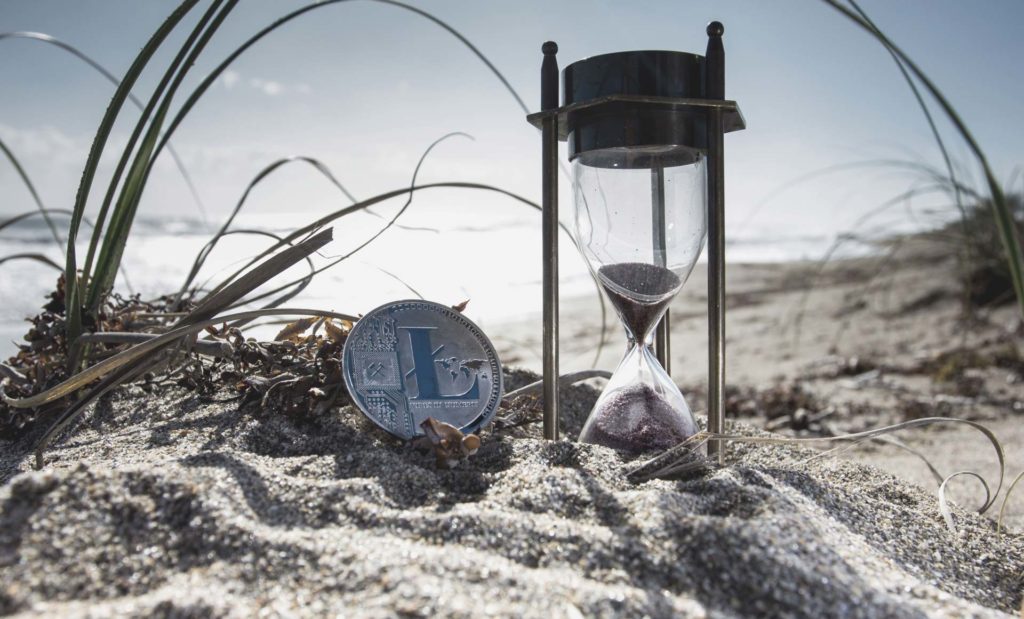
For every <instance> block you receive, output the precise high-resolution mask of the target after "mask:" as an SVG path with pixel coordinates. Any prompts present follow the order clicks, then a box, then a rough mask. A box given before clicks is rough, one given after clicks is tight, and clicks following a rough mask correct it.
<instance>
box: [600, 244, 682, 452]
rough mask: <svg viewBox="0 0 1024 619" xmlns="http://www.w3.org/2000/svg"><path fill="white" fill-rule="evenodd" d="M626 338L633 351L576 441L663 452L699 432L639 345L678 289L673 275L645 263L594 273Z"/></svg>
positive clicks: (607, 267)
mask: <svg viewBox="0 0 1024 619" xmlns="http://www.w3.org/2000/svg"><path fill="white" fill-rule="evenodd" d="M598 279H599V280H600V281H601V284H602V286H603V287H604V289H605V291H607V293H608V297H609V299H611V302H612V304H613V305H614V306H615V309H616V311H617V312H618V314H619V316H620V318H621V319H622V322H623V324H624V325H625V327H626V329H627V330H628V331H629V333H630V337H631V339H632V341H631V345H632V347H631V349H630V351H629V353H628V354H627V355H626V358H625V359H624V360H623V362H622V364H621V365H620V366H619V369H618V370H616V376H614V377H613V378H612V380H611V382H609V384H608V387H607V388H606V393H605V394H604V395H602V396H601V398H600V400H599V401H598V403H597V405H596V406H595V408H594V411H593V412H592V413H591V415H590V418H589V419H588V420H587V424H586V426H585V427H584V428H583V433H582V434H581V435H580V440H581V441H584V442H587V443H596V444H598V445H605V446H606V447H612V448H614V449H620V450H623V451H630V452H641V451H648V450H654V449H667V448H669V447H672V446H674V445H676V444H678V443H680V442H681V441H683V440H686V439H687V438H689V437H690V436H692V435H693V434H695V433H696V432H697V426H696V423H694V421H693V416H692V415H691V414H690V411H689V408H688V407H687V406H686V402H685V400H684V399H683V397H682V395H681V394H680V393H679V390H678V388H676V386H675V385H674V384H673V383H672V382H671V379H670V378H669V377H668V375H667V374H666V373H665V371H664V370H663V369H661V367H660V366H659V365H658V363H657V361H656V360H655V359H654V358H653V357H652V356H651V354H650V351H649V350H648V349H647V346H646V345H645V344H644V343H643V342H644V340H645V339H646V337H647V335H648V334H649V332H650V330H651V329H652V328H653V327H654V325H655V323H656V322H657V321H658V320H659V319H660V318H661V316H662V314H663V313H664V311H665V308H666V307H667V306H668V304H669V303H670V302H671V300H672V298H673V297H674V296H675V294H676V293H677V292H678V291H679V288H680V287H681V286H682V280H681V279H680V278H679V276H677V275H676V274H675V273H673V272H672V271H670V270H668V269H665V268H662V267H658V266H654V265H651V264H644V263H619V264H610V265H605V266H603V267H601V268H600V269H598Z"/></svg>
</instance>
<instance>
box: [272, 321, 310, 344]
mask: <svg viewBox="0 0 1024 619" xmlns="http://www.w3.org/2000/svg"><path fill="white" fill-rule="evenodd" d="M318 320H320V317H319V316H309V317H307V318H300V319H299V320H296V321H295V322H293V323H289V324H288V325H285V328H284V329H281V332H280V333H278V334H277V335H276V336H274V341H275V342H281V341H283V340H289V339H291V338H293V337H295V336H297V335H301V334H302V332H303V331H305V330H306V329H308V328H310V327H311V326H313V323H314V322H316V321H318Z"/></svg>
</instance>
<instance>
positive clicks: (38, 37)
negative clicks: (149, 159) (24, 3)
mask: <svg viewBox="0 0 1024 619" xmlns="http://www.w3.org/2000/svg"><path fill="white" fill-rule="evenodd" d="M3 39H26V40H30V41H39V42H41V43H48V44H50V45H53V46H55V47H56V48H57V49H61V50H63V51H65V52H68V53H69V54H71V55H72V56H74V57H76V58H78V59H79V60H81V61H82V62H84V63H85V64H87V65H89V66H90V67H92V68H93V69H95V70H96V72H97V73H99V74H100V75H102V76H103V77H104V78H106V80H107V81H108V82H110V83H111V84H113V85H114V86H115V87H117V86H120V85H121V80H119V79H117V77H116V76H115V75H114V74H113V73H111V72H110V71H109V70H108V69H107V68H106V67H104V66H103V65H101V64H100V63H99V62H97V61H96V60H95V59H93V58H92V57H90V56H89V55H88V54H86V53H85V52H83V51H82V50H80V49H78V48H77V47H75V46H74V45H71V44H70V43H67V42H65V41H62V40H60V39H58V38H56V37H52V36H50V35H48V34H45V33H43V32H25V31H20V32H0V40H3ZM128 100H129V101H131V102H132V104H133V105H135V107H137V108H138V109H140V110H142V109H143V105H142V102H141V101H139V98H138V97H136V96H135V95H133V94H131V93H130V92H129V93H128ZM167 154H169V155H170V156H171V159H173V160H174V165H175V167H177V168H178V172H179V173H181V178H182V180H184V181H185V186H186V187H188V191H189V193H191V194H192V199H193V200H195V203H196V208H197V210H198V211H199V217H200V218H202V220H203V224H204V225H206V226H209V225H210V222H209V221H208V220H207V217H206V205H204V204H203V200H202V198H200V197H199V190H198V189H196V185H195V183H194V182H192V176H191V175H190V174H189V173H188V169H186V167H185V162H184V161H182V160H181V157H180V156H179V155H178V151H176V150H175V149H174V147H173V146H172V145H171V144H168V145H167Z"/></svg>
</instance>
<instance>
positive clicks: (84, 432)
mask: <svg viewBox="0 0 1024 619" xmlns="http://www.w3.org/2000/svg"><path fill="white" fill-rule="evenodd" d="M872 264H873V262H872V261H871V260H861V261H854V262H846V263H842V264H839V265H836V268H837V269H842V270H845V272H844V273H842V274H837V273H835V272H831V271H827V272H826V273H825V276H824V277H825V279H824V280H821V281H819V282H818V285H817V287H816V289H815V292H814V293H812V294H811V295H810V297H809V298H808V300H807V303H806V308H807V312H806V314H805V317H804V319H803V321H802V326H801V337H800V340H799V343H798V344H794V328H793V326H792V320H793V318H792V317H793V316H794V308H795V307H796V304H797V303H798V302H799V300H800V298H801V295H802V294H803V293H802V292H801V291H800V290H799V289H798V288H797V285H798V284H802V283H806V281H807V280H806V277H807V275H806V273H807V272H808V271H807V267H808V265H799V264H798V265H761V266H742V265H738V266H736V267H734V268H733V269H732V270H731V271H730V291H731V292H730V313H729V338H730V340H729V342H730V348H729V350H730V356H729V382H730V384H734V385H736V389H735V390H733V392H731V393H732V396H731V408H732V409H734V413H735V414H736V415H737V416H739V415H741V414H742V419H743V420H742V421H737V422H731V423H730V426H729V429H730V431H732V432H736V433H740V434H745V435H765V434H764V433H763V431H762V430H760V429H758V428H756V427H755V426H764V425H765V424H771V423H774V424H775V426H774V427H776V428H777V429H778V430H779V432H780V433H782V434H783V435H795V436H810V435H814V436H817V435H822V434H828V433H836V432H843V431H852V430H859V429H864V428H867V427H872V426H877V425H883V424H885V423H890V422H893V421H897V420H902V419H903V418H905V417H906V416H907V415H908V414H918V413H919V412H920V411H919V409H920V408H921V407H927V406H933V407H934V408H935V411H936V412H939V413H943V414H949V415H955V416H966V417H970V418H973V419H980V420H983V422H984V423H985V424H987V425H990V426H992V427H993V429H994V430H995V431H996V433H997V434H999V435H1000V437H1001V438H1002V439H1003V441H1004V443H1005V447H1006V454H1007V460H1008V465H1009V466H1008V469H1009V470H1010V471H1012V472H1014V473H1015V472H1016V471H1018V470H1020V469H1021V468H1024V462H1022V458H1021V453H1020V451H1021V449H1020V448H1021V441H1020V434H1019V432H1020V431H1019V430H1017V429H1014V427H1015V426H1017V425H1019V423H1018V419H1017V418H1016V415H1017V414H1018V413H1016V412H1014V407H1013V406H1012V402H1013V401H1014V400H1015V399H1016V398H1017V397H1018V396H1020V397H1021V398H1022V399H1024V393H1021V389H1022V387H1021V386H1020V383H1019V382H1018V381H1016V380H1015V379H1012V377H1011V374H1012V372H1010V371H1009V370H1007V369H1006V368H1004V367H1001V366H998V365H996V364H989V365H985V364H984V363H981V362H978V363H976V364H975V365H979V366H985V367H972V368H968V370H969V371H967V370H965V371H964V372H960V374H957V375H958V376H960V378H961V379H963V377H964V376H967V377H973V378H972V379H971V381H970V385H968V387H970V388H971V389H972V390H974V391H975V392H976V393H975V395H973V396H965V395H963V394H962V393H961V392H962V391H963V389H964V388H965V387H964V386H963V385H959V386H957V387H956V389H959V390H960V392H957V393H953V392H952V391H951V390H953V389H954V386H949V385H945V384H944V383H942V382H936V381H935V380H934V379H933V376H932V375H930V374H928V372H926V371H925V370H924V369H922V368H920V367H918V366H921V364H922V363H923V361H922V360H927V359H930V358H932V357H934V356H935V355H937V354H939V353H940V352H942V351H944V350H947V349H948V348H950V347H952V346H953V345H955V344H957V343H960V342H961V341H962V342H963V343H965V344H966V345H968V346H970V347H973V348H972V349H976V350H980V351H986V350H989V349H990V348H992V347H993V346H997V345H1001V344H1003V343H1005V341H1012V338H1011V334H1013V333H1016V332H1017V331H1016V330H1017V329H1018V327H1017V323H1016V322H1015V321H1014V319H1013V317H1014V316H1015V314H1014V310H1013V308H1012V307H1011V308H1003V309H999V310H995V311H992V312H987V313H986V315H985V316H984V317H983V321H981V322H978V323H976V324H975V325H974V326H973V328H972V330H970V331H968V330H965V329H964V328H963V323H962V321H960V319H959V318H958V313H959V309H958V307H959V306H958V305H957V300H956V297H955V292H953V293H952V294H949V292H950V291H955V287H954V286H953V283H952V280H951V278H950V277H949V269H950V268H951V267H950V265H949V264H948V261H946V260H937V259H935V258H934V257H932V258H931V259H929V258H927V257H926V256H918V257H916V258H915V256H913V255H911V256H910V257H909V258H907V259H906V260H904V261H902V262H901V263H900V264H899V267H898V268H890V269H887V270H882V271H881V275H880V276H879V277H877V278H875V279H874V280H873V281H872V282H870V283H867V284H866V283H865V282H866V281H867V278H868V275H869V274H870V273H871V272H877V271H878V268H877V267H873V266H872ZM936 289H938V290H940V292H939V293H938V294H937V293H935V292H934V291H935V290H936ZM942 290H946V291H947V292H942ZM703 294H704V290H703V277H702V275H701V274H700V273H696V274H695V276H694V277H693V278H692V280H691V282H690V284H689V285H688V286H687V288H686V289H685V290H684V292H683V294H682V298H681V299H680V300H679V301H677V303H676V304H675V305H674V306H673V312H674V313H675V315H676V317H677V320H676V321H675V322H674V323H673V330H674V333H675V338H674V342H673V344H674V348H673V357H674V363H673V374H674V376H675V378H676V379H677V380H678V382H680V384H682V385H683V386H684V387H685V388H686V389H685V390H684V392H685V393H687V394H688V396H689V397H690V399H691V404H692V405H693V406H694V408H695V409H700V408H701V407H702V406H703V405H702V403H701V390H702V389H701V382H702V381H703V380H704V372H705V369H704V368H705V362H704V354H705V352H704V348H703V346H704V344H703V342H704V340H705V335H704V328H705V322H704V318H703V300H702V297H703ZM925 297H929V299H927V302H921V301H920V299H923V298H925ZM917 306H920V307H917ZM915 308H916V309H915ZM524 318H528V317H524ZM599 320H600V317H599V313H598V310H597V307H596V304H595V303H594V302H593V301H592V300H589V299H579V300H572V301H569V302H567V303H566V305H565V307H564V309H563V323H562V325H563V335H564V340H563V341H564V348H565V360H566V363H565V364H564V365H563V368H564V369H572V368H571V366H572V364H573V363H576V364H577V366H578V367H585V366H586V365H587V364H588V362H589V358H587V357H589V356H591V355H592V352H593V348H594V344H593V343H594V336H595V329H596V328H597V326H596V325H597V324H599ZM537 325H538V323H537V321H536V320H524V322H523V323H522V324H511V325H507V326H505V327H502V328H500V329H492V330H491V331H490V333H489V334H490V335H491V336H492V338H493V339H494V340H495V341H496V343H497V344H498V346H499V348H500V349H501V350H502V355H503V359H504V360H505V363H506V366H514V365H526V366H529V365H531V364H532V361H531V358H532V355H534V354H535V352H534V351H535V350H539V348H538V341H539V333H536V334H534V333H533V332H534V331H537V330H538V329H537ZM840 332H841V333H840ZM616 336H617V337H618V335H617V334H616ZM530 338H533V339H530ZM960 338H963V339H962V340H961V339H960ZM986 354H987V353H986ZM619 355H621V341H618V342H614V343H613V344H612V345H611V346H609V348H608V350H607V351H606V352H605V353H604V355H603V356H602V359H601V366H602V367H606V368H610V367H614V364H615V362H616V361H617V357H618V356H619ZM852 357H857V360H855V361H854V360H852V359H851V358H852ZM986 358H987V357H986ZM581 360H582V361H581ZM911 370H915V371H916V373H915V371H911ZM933 374H934V373H933ZM535 378H536V376H535V375H531V374H529V373H528V372H525V371H513V372H511V373H509V374H508V375H507V377H506V387H507V389H508V390H511V389H514V388H516V387H517V386H521V385H523V384H525V383H527V382H529V381H530V380H533V379H535ZM979 381H980V383H981V385H980V388H979ZM595 384H597V385H600V381H597V382H595ZM795 385H799V389H798V390H796V391H794V389H795V387H794V386H795ZM773 390H775V391H773ZM947 392H948V393H947ZM772 393H781V394H782V395H783V396H785V397H782V398H781V400H780V402H781V403H777V404H778V405H777V406H776V407H775V408H776V409H782V410H784V414H782V415H778V416H775V417H773V418H772V419H769V418H768V417H767V416H766V411H761V410H759V409H758V406H760V405H761V404H764V402H767V396H768V395H770V394H772ZM794 393H795V394H797V395H800V394H803V395H801V396H800V397H801V398H802V399H799V398H797V399H794V396H793V394H794ZM597 395H598V391H597V390H595V389H594V388H593V387H592V386H591V385H588V384H582V385H577V386H575V387H572V388H569V389H566V390H564V391H563V402H562V409H563V419H562V422H563V427H562V431H563V436H565V437H567V438H564V439H563V440H561V441H559V442H548V441H543V440H540V438H539V433H540V428H539V424H538V423H532V424H527V425H524V426H521V427H514V428H506V429H504V430H500V431H490V430H488V431H485V432H484V433H483V435H482V438H483V445H482V447H481V449H480V451H479V453H477V454H476V455H475V456H473V457H472V458H471V459H470V460H469V461H468V462H464V463H462V464H460V465H459V466H458V467H456V468H454V469H451V470H448V469H444V470H441V469H438V468H437V467H436V464H435V461H434V457H433V455H432V454H429V453H424V452H421V451H419V450H417V449H415V448H413V447H411V446H408V445H403V444H401V443H400V442H398V441H397V440H395V439H392V438H391V437H389V436H387V435H386V434H384V433H383V432H382V431H380V430H379V429H377V428H376V426H374V425H373V424H371V423H370V422H368V421H366V420H365V419H364V418H363V417H362V416H361V415H360V414H359V413H358V412H357V411H355V410H354V409H352V408H351V407H342V408H340V409H334V410H332V411H330V412H329V413H328V414H326V415H324V416H322V417H320V418H317V419H314V420H296V419H293V418H289V417H288V416H286V415H284V414H282V413H281V412H278V411H273V410H263V411H260V410H255V409H252V408H245V409H239V407H238V403H237V401H234V400H230V401H216V400H228V398H229V397H230V396H231V394H230V393H221V394H216V395H215V397H214V398H212V400H211V399H206V400H202V399H200V398H198V397H196V396H195V395H193V394H190V393H187V392H184V391H180V390H178V389H172V390H170V391H167V392H165V393H163V394H159V395H152V394H147V393H144V392H143V391H142V390H141V389H139V388H136V387H130V388H127V389H124V390H122V391H120V392H117V393H115V394H113V395H111V396H110V397H108V398H106V399H104V400H101V401H100V403H99V404H97V405H96V406H95V407H94V410H93V411H92V412H91V413H90V414H88V415H87V416H86V417H85V418H84V419H83V421H82V422H81V423H80V424H79V426H78V428H77V429H76V430H75V431H74V432H73V433H71V434H70V435H69V436H67V437H65V438H63V439H62V440H59V441H57V442H56V443H55V444H54V445H53V447H52V448H51V449H50V451H48V452H47V455H46V461H45V466H44V469H43V470H42V471H33V470H31V464H32V458H31V454H30V453H29V452H28V450H27V444H28V443H27V440H28V439H27V438H26V439H25V441H23V442H20V443H9V442H8V443H0V482H2V483H3V486H2V487H0V583H2V589H0V613H5V614H15V615H17V616H26V617H31V616H62V617H64V616H67V617H87V616H88V617H107V616H167V617H193V616H196V617H207V616H215V617H221V616H223V617H251V616H256V615H260V616H323V615H325V614H331V615H342V616H368V617H385V616H387V617H390V616H396V615H397V616H462V617H465V616H488V615H495V616H530V617H552V616H559V617H579V616H652V617H665V616H679V617H702V616H714V617H731V616H752V615H753V616H794V617H797V616H806V617H828V616H843V617H925V616H927V617H962V616H976V617H1001V616H1009V614H1013V615H1016V614H1017V613H1018V612H1019V608H1020V605H1021V597H1022V591H1024V580H1022V578H1024V577H1022V574H1024V537H1022V536H1021V535H1020V534H1019V533H1016V532H1010V533H1004V534H1002V535H999V534H997V532H996V526H995V523H994V521H993V520H992V519H991V518H990V517H988V516H982V515H978V514H976V513H974V512H972V511H971V510H972V509H973V508H974V507H976V506H977V503H979V502H980V500H979V491H978V489H977V487H976V486H972V485H971V482H970V481H969V480H968V481H964V482H963V483H962V484H959V483H958V484H957V485H956V486H955V487H953V488H952V489H951V495H952V498H953V499H954V503H953V505H952V507H951V510H952V514H951V515H952V519H953V523H954V526H955V530H956V532H955V533H953V532H951V531H950V530H949V529H948V527H947V523H946V522H945V521H944V519H943V517H942V515H941V514H940V511H939V504H938V501H937V498H936V493H935V488H934V482H932V480H931V479H930V477H929V476H928V473H927V469H926V468H925V467H923V465H922V464H921V463H920V461H919V460H916V458H915V457H914V456H911V455H909V454H907V453H906V452H903V451H899V450H896V449H895V448H892V447H890V446H876V447H870V448H867V449H865V448H859V449H858V450H855V451H851V452H847V453H846V454H844V456H843V457H842V458H832V457H825V458H817V459H814V460H810V461H809V460H808V458H810V457H811V456H813V455H814V454H815V453H817V452H815V451H811V450H808V449H797V448H794V447H788V446H764V445H751V444H734V445H731V446H730V449H729V454H730V459H729V463H728V465H727V466H725V467H723V468H717V469H712V470H710V471H708V472H706V473H701V474H699V475H696V476H694V477H691V478H688V479H683V480H660V479H659V480H653V481H648V482H645V483H641V484H632V483H630V482H629V481H627V479H626V477H625V473H626V472H627V471H628V470H629V469H630V468H631V467H633V466H635V465H636V464H637V463H639V462H640V461H641V460H642V457H641V458H639V459H633V460H630V459H627V458H625V457H624V456H622V455H620V454H617V453H616V452H614V451H612V450H609V449H606V448H603V447H597V446H591V445H583V444H578V443H575V442H573V441H572V440H571V438H573V437H575V436H576V435H577V434H578V432H579V430H580V428H581V427H582V423H583V421H584V420H585V418H586V415H587V413H588V412H589V410H590V407H591V406H592V405H593V403H594V401H595V400H596V397H597ZM940 396H941V397H940ZM786 398H789V399H786ZM908 402H909V404H908ZM915 403H916V404H915ZM1007 403H1011V404H1009V405H1007ZM914 406H917V407H918V408H914ZM537 407H538V403H537V402H536V401H532V400H529V399H526V398H521V399H518V400H516V401H515V402H513V403H511V404H507V405H506V406H505V407H503V409H502V410H501V411H500V412H499V417H501V418H505V419H508V418H513V417H522V416H524V415H525V416H527V417H529V418H533V419H536V417H537V410H538V408H537ZM830 407H831V408H830ZM810 408H820V409H822V410H820V411H812V410H809V409H810ZM800 409H803V410H804V414H803V417H801V416H800V415H799V414H797V411H798V410H800ZM829 410H832V411H833V412H831V413H828V415H827V416H826V417H823V418H822V419H821V420H819V421H815V422H813V423H808V424H807V428H804V429H800V422H801V419H802V420H804V421H806V419H807V417H808V416H809V415H810V416H814V415H817V414H819V413H823V412H827V411H829ZM776 412H777V411H776ZM773 414H774V413H773ZM698 418H699V421H700V423H704V418H703V416H701V415H698ZM778 420H782V421H783V422H785V423H782V424H779V423H778ZM28 438H30V437H28ZM901 438H902V439H903V440H904V441H906V442H907V443H908V444H910V445H912V446H914V447H915V448H920V449H921V450H922V451H926V452H927V453H928V455H929V457H930V458H932V459H933V461H934V462H935V464H936V466H937V467H938V468H939V469H940V470H941V471H943V472H944V473H945V474H948V473H950V472H953V471H956V470H960V469H963V468H972V469H973V468H976V470H978V471H979V472H982V473H984V474H986V475H987V476H989V478H990V479H994V476H993V472H994V469H993V466H994V465H993V462H994V460H993V458H992V456H991V448H990V447H988V446H987V445H986V444H985V442H984V439H983V438H978V437H975V436H972V435H971V434H970V433H969V432H968V431H966V430H964V431H961V430H948V429H945V430H944V429H939V428H933V429H925V430H915V431H912V432H908V433H905V434H902V435H901ZM921 471H923V473H922V472H921ZM1020 502H1021V501H1020V498H1018V500H1017V502H1016V503H1014V505H1019V504H1020ZM1011 507H1012V506H1011ZM1011 513H1012V514H1013V515H1014V516H1015V517H1017V515H1019V513H1020V511H1019V510H1016V509H1011ZM1017 522H1019V521H1017Z"/></svg>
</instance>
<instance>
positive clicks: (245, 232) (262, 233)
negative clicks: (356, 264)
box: [176, 228, 316, 304]
mask: <svg viewBox="0 0 1024 619" xmlns="http://www.w3.org/2000/svg"><path fill="white" fill-rule="evenodd" d="M236 234H243V235H253V236H265V237H268V238H271V239H273V240H275V241H281V240H283V237H282V236H281V235H279V234H274V233H273V232H267V231H266V230H254V229H247V228H238V229H235V230H228V231H227V232H224V233H223V234H218V236H217V237H216V238H223V237H225V236H233V235H236ZM212 242H213V241H212V240H211V241H210V242H208V243H207V246H209V245H210V243H212ZM286 245H288V246H291V245H292V244H291V243H286ZM306 264H308V265H309V270H310V274H312V272H313V271H315V270H316V265H314V264H313V261H312V260H311V259H310V258H309V257H308V256H307V257H306ZM208 283H209V281H207V282H205V283H204V284H203V285H202V286H201V287H203V288H205V287H206V285H207V284H208ZM195 292H196V291H195V290H193V294H194V293H195ZM176 304H180V301H177V302H176Z"/></svg>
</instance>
